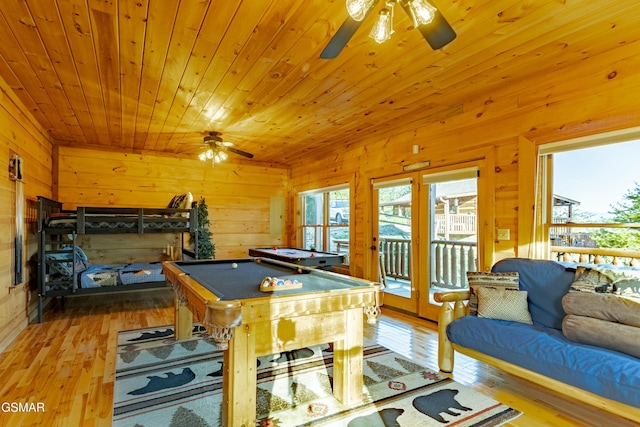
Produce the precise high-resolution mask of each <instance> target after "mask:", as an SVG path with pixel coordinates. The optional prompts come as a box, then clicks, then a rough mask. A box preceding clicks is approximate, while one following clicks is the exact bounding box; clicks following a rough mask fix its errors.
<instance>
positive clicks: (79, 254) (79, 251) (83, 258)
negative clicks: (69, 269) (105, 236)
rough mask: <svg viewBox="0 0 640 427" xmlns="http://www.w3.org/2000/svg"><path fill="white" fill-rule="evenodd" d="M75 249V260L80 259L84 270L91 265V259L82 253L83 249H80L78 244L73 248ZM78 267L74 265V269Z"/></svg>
mask: <svg viewBox="0 0 640 427" xmlns="http://www.w3.org/2000/svg"><path fill="white" fill-rule="evenodd" d="M74 251H75V255H76V260H80V262H82V264H83V268H82V269H83V270H86V269H87V268H89V267H91V261H89V257H88V256H87V254H85V253H84V251H83V250H82V248H81V247H80V246H76V247H75V248H74ZM77 269H78V267H77V266H76V270H77Z"/></svg>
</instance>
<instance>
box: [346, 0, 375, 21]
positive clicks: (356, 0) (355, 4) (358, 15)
mask: <svg viewBox="0 0 640 427" xmlns="http://www.w3.org/2000/svg"><path fill="white" fill-rule="evenodd" d="M375 1H376V0H347V12H349V16H351V18H353V19H354V20H356V21H362V20H363V19H364V17H365V16H367V12H369V9H371V8H372V7H373V5H374V3H375Z"/></svg>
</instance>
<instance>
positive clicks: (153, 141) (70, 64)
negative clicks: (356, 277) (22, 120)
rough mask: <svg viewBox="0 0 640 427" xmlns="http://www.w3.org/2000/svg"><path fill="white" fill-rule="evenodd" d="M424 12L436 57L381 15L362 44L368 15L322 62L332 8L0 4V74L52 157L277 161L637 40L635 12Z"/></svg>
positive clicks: (553, 7) (300, 4) (444, 7)
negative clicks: (215, 156)
mask: <svg viewBox="0 0 640 427" xmlns="http://www.w3.org/2000/svg"><path fill="white" fill-rule="evenodd" d="M382 3H383V2H382V1H381V2H380V4H379V5H378V6H377V8H378V9H379V8H381V7H382V6H383V4H382ZM433 4H435V5H436V6H437V7H439V8H440V10H441V11H442V13H443V14H444V16H445V17H446V19H447V20H448V21H449V22H450V24H451V25H452V26H453V28H454V29H455V31H456V32H457V34H458V37H457V38H456V40H454V41H453V42H452V43H451V44H449V45H448V46H446V47H445V48H443V49H440V50H438V51H433V50H432V49H431V48H430V47H429V45H428V44H427V43H426V42H425V40H424V38H422V36H421V34H420V33H419V32H418V31H417V30H415V29H413V28H412V27H411V20H410V19H409V18H408V17H407V16H406V14H405V13H404V11H403V10H402V9H401V8H400V7H396V13H395V20H394V21H395V34H394V35H393V38H392V39H391V40H390V41H388V42H386V43H384V44H382V45H378V44H376V43H375V42H374V41H373V40H372V39H370V38H369V37H368V33H369V30H370V28H371V26H372V25H373V22H374V20H375V17H376V15H377V13H376V12H377V11H375V12H374V13H372V14H371V15H370V16H369V17H368V18H367V19H366V20H365V21H364V22H363V24H362V26H361V27H360V29H359V30H358V31H357V32H356V34H355V36H354V37H353V38H352V39H351V41H350V43H349V44H348V46H347V47H346V48H345V49H344V51H343V52H342V53H341V54H340V55H339V56H338V57H337V58H336V59H332V60H324V59H320V58H319V55H320V52H322V50H323V48H324V47H325V45H326V44H327V43H328V42H329V40H330V39H331V37H332V36H333V34H335V32H336V30H337V29H338V28H339V27H340V25H341V24H342V23H343V21H344V20H345V19H346V17H347V13H346V9H345V3H344V0H243V1H240V0H238V1H232V0H224V1H210V0H119V1H118V0H55V1H54V0H2V1H1V2H0V40H1V42H0V76H2V78H3V79H4V80H5V81H6V82H7V84H8V85H9V86H10V87H11V88H12V89H13V90H14V91H15V92H16V94H17V96H19V97H20V99H21V100H22V101H23V102H24V104H25V105H26V106H27V107H28V108H29V109H30V110H31V111H32V113H33V115H34V116H35V118H36V119H37V120H38V121H39V122H40V123H41V124H42V126H43V127H44V128H45V129H46V130H47V131H48V132H49V134H50V136H51V139H52V140H53V141H54V143H56V144H60V145H70V146H74V147H85V148H100V149H109V150H118V151H126V152H148V151H154V152H165V153H169V154H172V155H176V154H178V155H179V154H189V155H194V156H195V154H197V152H198V150H201V147H202V137H203V135H205V134H206V133H207V132H208V131H211V130H215V131H220V132H222V133H223V134H224V139H225V140H229V141H233V142H234V143H235V144H236V146H237V148H240V149H241V150H244V151H249V152H252V153H254V154H255V158H254V159H255V161H264V162H271V163H281V164H287V163H289V162H293V161H296V160H300V159H301V158H304V156H308V155H310V154H312V153H313V152H314V151H315V150H324V151H327V150H334V149H340V148H341V147H344V146H345V145H348V144H350V143H353V142H354V141H358V140H361V139H362V138H364V137H367V136H371V135H372V134H377V135H380V137H384V136H385V135H389V134H390V132H392V131H394V130H397V129H410V128H411V127H412V126H416V125H417V124H418V123H427V122H429V121H435V120H442V119H443V118H446V117H448V116H451V115H454V114H458V113H459V112H461V111H463V108H464V104H465V102H468V101H469V100H471V99H473V98H476V97H478V96H479V95H481V94H483V93H490V91H491V90H492V88H496V87H497V86H502V85H505V84H509V82H511V81H522V80H523V79H527V78H531V77H532V76H534V75H540V74H544V73H548V72H554V71H557V70H559V69H561V68H563V67H571V65H572V64H574V63H576V62H578V61H582V60H583V59H585V58H588V57H591V56H594V55H597V54H599V53H602V52H604V51H607V50H609V49H612V48H615V47H616V46H618V45H620V44H622V43H630V42H632V41H635V40H638V39H640V25H638V22H639V19H638V18H639V12H638V6H637V2H636V1H635V0H624V1H621V0H618V1H604V0H593V1H583V0H525V1H513V0H433ZM587 89H588V88H585V90H587Z"/></svg>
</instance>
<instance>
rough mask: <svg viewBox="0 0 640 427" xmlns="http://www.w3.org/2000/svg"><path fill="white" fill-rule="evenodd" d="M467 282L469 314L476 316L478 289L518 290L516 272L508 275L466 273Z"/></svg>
mask: <svg viewBox="0 0 640 427" xmlns="http://www.w3.org/2000/svg"><path fill="white" fill-rule="evenodd" d="M467 281H468V282H469V291H470V292H471V293H470V294H469V314H470V315H472V316H476V315H477V314H478V288H480V287H483V286H488V287H491V288H506V289H511V290H516V291H517V290H518V289H520V288H519V287H518V283H519V279H518V273H517V272H513V271H512V272H508V273H487V272H484V271H468V272H467Z"/></svg>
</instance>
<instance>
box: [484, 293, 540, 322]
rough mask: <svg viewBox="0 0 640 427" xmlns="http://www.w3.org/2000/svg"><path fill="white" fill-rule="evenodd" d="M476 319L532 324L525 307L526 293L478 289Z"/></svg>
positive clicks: (527, 309) (526, 306)
mask: <svg viewBox="0 0 640 427" xmlns="http://www.w3.org/2000/svg"><path fill="white" fill-rule="evenodd" d="M478 317H487V318H489V319H498V320H509V321H512V322H521V323H527V324H529V325H532V324H533V321H532V320H531V314H530V313H529V307H528V305H527V291H514V290H509V289H505V288H503V289H496V288H490V287H488V286H481V287H479V288H478Z"/></svg>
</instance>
